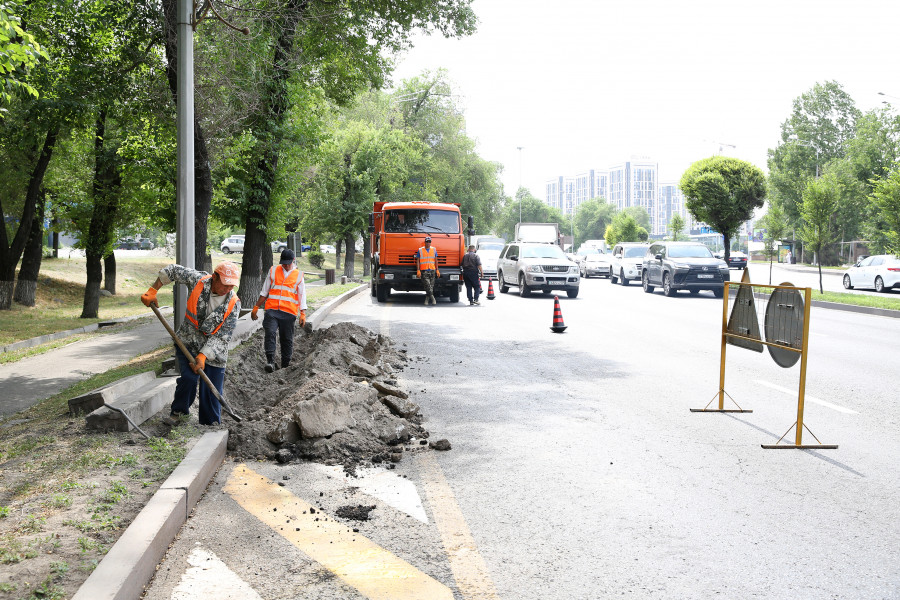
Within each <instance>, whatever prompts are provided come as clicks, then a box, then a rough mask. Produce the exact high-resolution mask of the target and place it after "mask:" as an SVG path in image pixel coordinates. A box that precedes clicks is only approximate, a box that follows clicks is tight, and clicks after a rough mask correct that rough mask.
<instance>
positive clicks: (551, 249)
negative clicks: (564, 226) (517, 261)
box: [522, 244, 567, 260]
mask: <svg viewBox="0 0 900 600" xmlns="http://www.w3.org/2000/svg"><path fill="white" fill-rule="evenodd" d="M522 258H561V259H563V260H567V259H566V255H565V254H564V253H563V251H562V249H561V248H560V247H559V246H553V245H551V244H547V245H546V246H525V247H523V248H522Z"/></svg>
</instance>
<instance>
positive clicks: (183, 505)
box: [72, 430, 228, 600]
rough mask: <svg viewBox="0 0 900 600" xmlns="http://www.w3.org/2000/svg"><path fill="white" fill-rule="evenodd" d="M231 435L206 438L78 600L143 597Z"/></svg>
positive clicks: (102, 563) (221, 433) (82, 589)
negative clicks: (148, 583)
mask: <svg viewBox="0 0 900 600" xmlns="http://www.w3.org/2000/svg"><path fill="white" fill-rule="evenodd" d="M227 445H228V430H223V431H214V432H211V433H205V434H203V437H201V438H200V441H198V442H197V444H196V445H195V446H194V447H193V448H192V449H191V451H190V452H188V455H187V456H186V457H185V458H184V460H183V461H182V462H181V464H179V465H178V467H177V468H176V469H175V470H174V471H173V472H172V474H171V475H170V476H169V478H168V479H166V481H165V482H164V483H163V484H162V486H161V487H160V489H159V490H157V492H156V493H155V494H154V495H153V497H152V498H150V501H149V502H148V503H147V505H146V506H145V507H144V509H143V510H142V511H141V512H140V513H138V516H137V517H136V518H135V519H134V521H132V523H131V525H129V526H128V529H126V530H125V532H124V533H123V534H122V536H121V537H120V538H119V539H118V541H117V542H116V543H115V544H113V547H112V548H111V549H110V551H109V552H107V553H106V556H104V557H103V560H101V561H100V564H99V565H98V566H97V568H96V569H94V572H93V573H91V574H90V576H89V577H88V578H87V580H86V581H85V582H84V583H83V584H82V585H81V587H80V588H79V589H78V591H77V592H76V593H75V595H74V596H72V600H126V599H134V598H140V597H141V594H143V592H144V586H145V585H146V584H147V582H148V581H150V578H151V577H153V574H154V573H155V572H156V565H157V564H159V561H160V560H162V557H163V556H164V555H165V553H166V550H168V548H169V544H171V543H172V540H174V539H175V536H176V535H178V532H179V531H180V530H181V527H182V525H184V523H185V521H187V518H188V515H189V514H190V511H191V508H193V506H194V505H195V504H196V503H197V500H199V499H200V496H201V494H202V493H203V490H205V489H206V486H208V485H209V482H210V481H211V480H212V477H213V475H215V473H216V470H217V469H218V468H219V466H220V465H221V464H222V461H223V460H224V458H225V449H226V447H227Z"/></svg>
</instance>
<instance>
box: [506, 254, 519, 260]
mask: <svg viewBox="0 0 900 600" xmlns="http://www.w3.org/2000/svg"><path fill="white" fill-rule="evenodd" d="M506 258H508V259H509V260H519V257H518V255H516V254H513V255H512V256H507V257H506Z"/></svg>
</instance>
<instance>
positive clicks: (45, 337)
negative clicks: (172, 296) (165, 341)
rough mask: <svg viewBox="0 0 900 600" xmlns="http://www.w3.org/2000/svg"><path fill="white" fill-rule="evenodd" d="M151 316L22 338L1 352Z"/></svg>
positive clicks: (163, 310)
mask: <svg viewBox="0 0 900 600" xmlns="http://www.w3.org/2000/svg"><path fill="white" fill-rule="evenodd" d="M161 311H162V312H163V314H171V312H172V307H170V306H164V307H163V308H162V309H161ZM149 316H153V313H150V314H149V315H134V316H131V317H122V318H121V319H113V320H111V321H100V322H99V323H94V324H92V325H85V326H84V327H78V328H76V329H69V330H68V331H57V332H56V333H48V334H47V335H42V336H38V337H35V338H31V339H28V340H22V341H20V342H13V343H12V344H9V345H8V346H2V347H0V354H2V353H4V352H13V351H15V350H22V349H23V348H34V347H35V346H40V345H41V344H46V343H47V342H53V341H55V340H61V339H62V338H66V337H71V336H73V335H78V334H79V333H89V332H91V331H96V330H98V329H100V328H101V327H109V326H110V325H118V324H120V323H127V322H129V321H135V320H137V319H146V318H147V317H149Z"/></svg>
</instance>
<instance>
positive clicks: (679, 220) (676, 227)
mask: <svg viewBox="0 0 900 600" xmlns="http://www.w3.org/2000/svg"><path fill="white" fill-rule="evenodd" d="M669 231H670V232H671V233H672V241H673V242H677V241H678V240H679V239H681V237H682V236H681V234H682V232H683V231H684V217H682V216H681V215H679V214H678V213H675V214H674V215H672V219H671V220H670V221H669Z"/></svg>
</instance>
